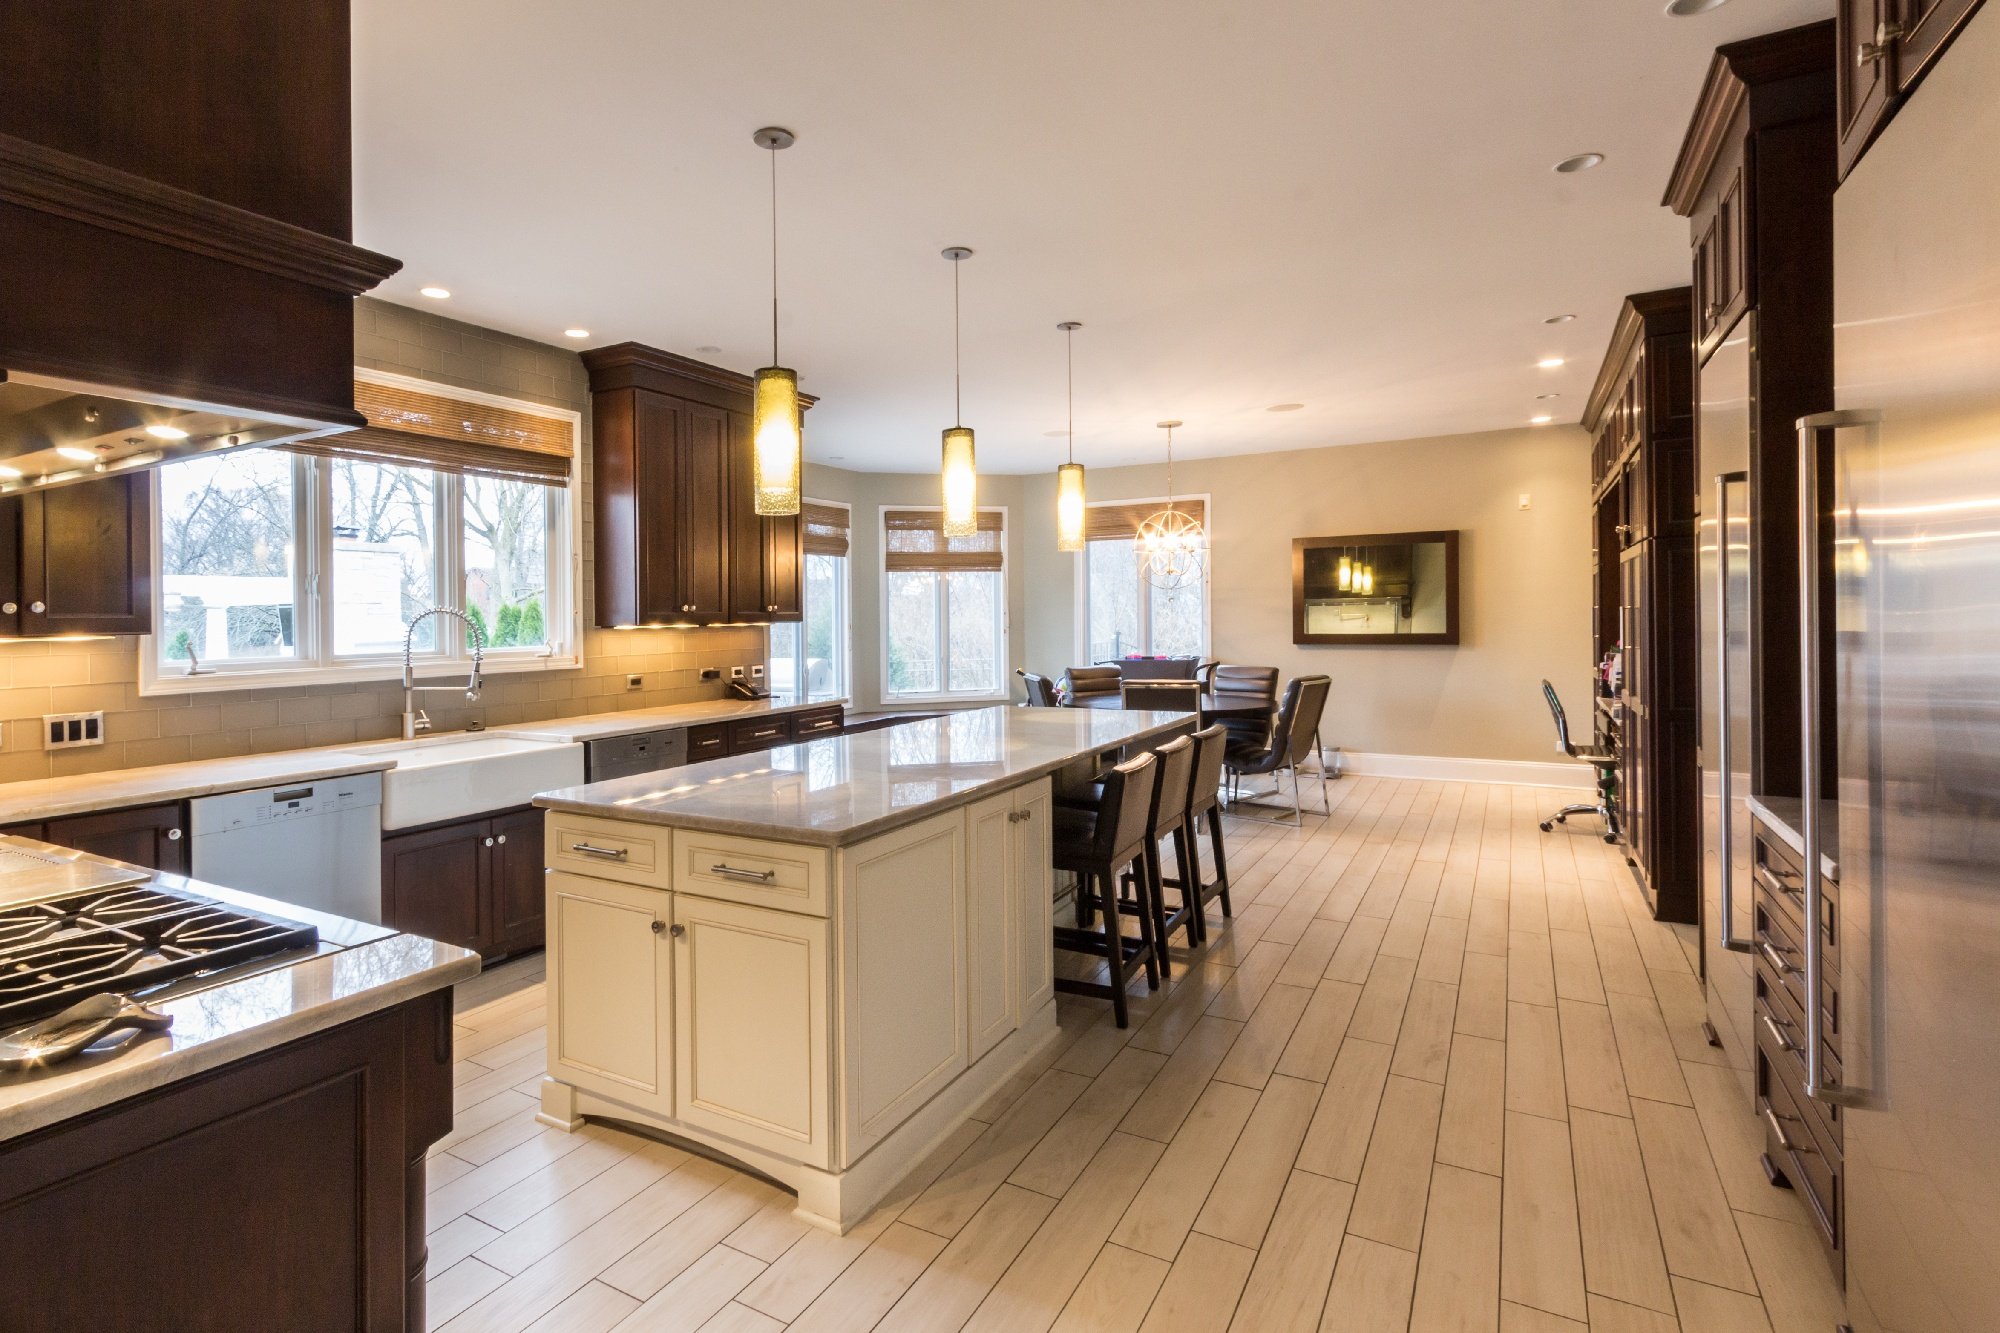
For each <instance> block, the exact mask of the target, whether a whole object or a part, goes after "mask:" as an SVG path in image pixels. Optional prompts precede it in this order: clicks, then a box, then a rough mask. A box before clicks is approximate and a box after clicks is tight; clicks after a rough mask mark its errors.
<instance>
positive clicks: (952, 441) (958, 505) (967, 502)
mask: <svg viewBox="0 0 2000 1333" xmlns="http://www.w3.org/2000/svg"><path fill="white" fill-rule="evenodd" d="M944 257H945V258H946V259H949V260H950V261H951V419H952V421H953V422H954V423H959V422H962V420H963V418H964V408H963V405H962V404H961V402H960V393H959V379H960V374H959V371H960V365H959V351H958V266H959V265H960V264H962V263H964V262H965V261H966V260H968V259H970V258H972V251H970V250H968V249H966V248H965V247H964V246H962V245H954V246H949V247H947V248H946V249H945V251H944ZM940 476H941V479H942V481H943V484H944V535H945V536H947V537H971V536H974V535H975V534H977V533H978V531H979V469H978V465H977V464H976V463H975V461H974V459H973V455H972V428H971V427H970V426H966V425H962V424H954V425H953V426H952V427H951V429H949V430H947V431H946V432H945V433H944V461H943V466H942V468H941V470H940Z"/></svg>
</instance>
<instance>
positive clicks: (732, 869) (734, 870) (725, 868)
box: [708, 863, 778, 884]
mask: <svg viewBox="0 0 2000 1333" xmlns="http://www.w3.org/2000/svg"><path fill="white" fill-rule="evenodd" d="M708 873H709V874H711V875H720V876H722V877H723V878H724V879H743V880H749V881H750V882H751V883H753V884H769V883H771V882H772V881H773V880H775V879H777V878H778V872H777V871H775V870H744V869H743V868H741V867H740V866H732V865H722V864H720V863H718V864H716V865H712V866H710V867H709V868H708Z"/></svg>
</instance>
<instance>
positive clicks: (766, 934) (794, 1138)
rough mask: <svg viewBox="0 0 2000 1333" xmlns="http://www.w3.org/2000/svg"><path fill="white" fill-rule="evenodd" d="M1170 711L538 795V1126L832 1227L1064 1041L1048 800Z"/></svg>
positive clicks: (985, 713) (1030, 713) (828, 745)
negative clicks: (740, 1185) (777, 1194)
mask: <svg viewBox="0 0 2000 1333" xmlns="http://www.w3.org/2000/svg"><path fill="white" fill-rule="evenodd" d="M1192 725H1193V719H1192V718H1191V717H1189V716H1188V715H1186V714H1182V713H1150V712H1122V711H1118V712H1108V711H1097V710H1091V709H1047V708H1004V707H1003V708H986V709H979V710H976V711H970V712H961V713H953V714H949V715H947V716H944V717H938V718H932V719H926V720H923V721H917V722H910V723H905V724H903V725H901V726H895V727H889V728H885V729H883V730H879V731H871V732H866V733H863V734H860V735H854V736H838V737H833V738H829V739H825V740H817V741H813V742H810V743H808V744H802V745H793V746H788V747H784V748H781V749H777V750H773V751H770V752H768V753H764V754H758V755H745V756H740V757H737V758H734V759H721V760H715V761H712V762H709V763H704V764H696V765H693V766H690V767H687V768H680V769H673V770H669V771H665V772H660V773H650V774H644V775H640V776H636V777H630V778H621V779H617V780H615V781H611V782H601V783H596V784H594V785H591V786H586V787H576V788H569V789H566V790H562V791H554V792H548V793H544V794H543V795H541V796H539V797H537V798H536V803H537V804H538V805H540V806H542V807H544V808H545V809H546V810H547V811H548V815H547V830H546V846H547V859H548V870H549V874H548V888H547V897H548V904H547V906H548V932H549V933H548V1003H549V1022H548V1039H549V1049H548V1076H547V1078H546V1079H545V1080H544V1082H543V1085H542V1110H541V1119H542V1120H543V1121H544V1122H545V1123H548V1124H551V1125H555V1126H557V1127H559V1128H563V1129H574V1128H576V1127H577V1126H579V1125H581V1124H582V1123H583V1121H584V1119H585V1118H587V1117H598V1118H604V1119H610V1120H617V1121H624V1122H627V1123H630V1124H635V1125H639V1126H644V1127H647V1128H650V1129H653V1130H656V1131H664V1132H666V1133H668V1134H671V1135H674V1136H677V1137H680V1138H682V1139H685V1140H689V1141H692V1142H693V1143H695V1144H698V1145H700V1146H701V1147H703V1148H704V1149H706V1150H708V1151H710V1152H712V1153H719V1154H721V1155H723V1156H726V1157H728V1158H730V1159H733V1160H734V1161H736V1162H739V1163H741V1164H742V1165H744V1166H745V1167H747V1168H749V1169H751V1170H753V1171H756V1172H758V1173H760V1174H762V1175H765V1176H768V1177H770V1178H771V1179H774V1180H776V1181H779V1182H780V1183H782V1184H784V1185H786V1186H788V1187H789V1188H791V1189H793V1190H795V1191H796V1192H797V1194H798V1199H799V1204H798V1214H799V1216H800V1217H801V1218H803V1219H804V1220H807V1221H810V1222H813V1223H815V1224H817V1225H820V1226H824V1227H829V1228H832V1229H835V1230H841V1231H844V1230H846V1229H847V1228H849V1227H851V1226H852V1225H854V1223H856V1222H857V1221H859V1220H860V1219H861V1218H862V1217H864V1216H865V1215H866V1214H867V1213H868V1211H869V1210H870V1209H871V1208H872V1207H873V1206H874V1205H875V1204H876V1203H877V1202H878V1201H879V1200H880V1199H881V1198H882V1197H883V1196H884V1195H886V1194H887V1193H888V1192H889V1190H890V1189H891V1188H893V1187H894V1185H895V1184H896V1183H897V1181H898V1180H900V1179H901V1178H902V1176H903V1175H904V1174H905V1173H906V1172H907V1171H908V1170H909V1169H910V1168H911V1167H912V1166H914V1165H915V1164H916V1163H917V1161H918V1160H920V1159H921V1158H922V1157H923V1155H924V1154H925V1153H926V1152H928V1151H929V1150H930V1149H931V1148H932V1147H933V1146H934V1145H936V1144H938V1143H939V1142H941V1141H942V1140H943V1139H944V1138H945V1137H946V1136H947V1135H948V1134H950V1133H951V1132H952V1130H954V1129H955V1128H956V1127H957V1126H958V1125H959V1124H960V1123H961V1122H962V1121H963V1119H964V1117H965V1116H966V1115H967V1113H968V1112H970V1111H971V1110H972V1109H973V1108H974V1107H975V1106H977V1105H978V1104H979V1102H980V1100H981V1099H982V1098H983V1097H985V1096H986V1095H987V1094H988V1093H990V1092H991V1091H992V1090H993V1089H994V1088H995V1087H997V1086H998V1085H999V1084H1000V1083H1001V1082H1003V1081H1004V1080H1005V1079H1006V1078H1008V1077H1009V1076H1010V1075H1011V1074H1013V1073H1015V1072H1016V1071H1017V1070H1019V1069H1020V1068H1021V1067H1022V1066H1023V1065H1024V1064H1026V1063H1027V1062H1028V1061H1030V1060H1031V1059H1033V1058H1034V1057H1035V1055H1036V1054H1037V1053H1038V1052H1039V1051H1041V1050H1042V1049H1043V1048H1044V1047H1045V1046H1046V1045H1047V1044H1048V1043H1049V1042H1052V1041H1054V1040H1055V1038H1056V1017H1055V1002H1054V951H1053V944H1052V936H1051V928H1052V924H1053V923H1052V919H1051V918H1052V913H1053V900H1054V892H1053V870H1052V869H1051V855H1050V837H1051V826H1052V822H1053V821H1052V818H1051V816H1052V812H1053V805H1054V791H1055V789H1056V787H1057V786H1058V784H1062V783H1067V782H1074V781H1077V780H1079V779H1081V778H1086V777H1088V776H1089V774H1090V773H1091V772H1093V771H1095V770H1096V768H1097V767H1098V766H1099V764H1100V763H1101V762H1102V760H1103V758H1104V757H1105V756H1107V755H1109V754H1112V753H1115V752H1116V751H1118V750H1120V749H1121V748H1122V747H1124V746H1127V745H1130V744H1135V743H1136V744H1144V743H1147V742H1149V741H1154V740H1157V739H1160V738H1163V737H1165V736H1167V735H1170V734H1172V733H1174V732H1177V731H1185V730H1187V729H1189V728H1190V727H1191V726H1192Z"/></svg>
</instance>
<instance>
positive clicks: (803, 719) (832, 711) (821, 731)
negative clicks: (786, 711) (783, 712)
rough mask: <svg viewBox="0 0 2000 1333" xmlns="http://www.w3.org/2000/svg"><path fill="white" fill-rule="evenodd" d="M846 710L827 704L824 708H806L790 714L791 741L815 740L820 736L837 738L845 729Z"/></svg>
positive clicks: (836, 705) (839, 706)
mask: <svg viewBox="0 0 2000 1333" xmlns="http://www.w3.org/2000/svg"><path fill="white" fill-rule="evenodd" d="M846 722H847V710H846V709H845V708H843V707H842V706H841V705H839V704H829V705H827V706H826V707H825V708H808V709H805V710H804V711H803V712H798V713H794V714H792V739H793V740H795V741H807V740H817V739H819V738H820V737H822V736H838V735H839V734H840V733H841V731H842V730H843V729H844V728H845V726H846Z"/></svg>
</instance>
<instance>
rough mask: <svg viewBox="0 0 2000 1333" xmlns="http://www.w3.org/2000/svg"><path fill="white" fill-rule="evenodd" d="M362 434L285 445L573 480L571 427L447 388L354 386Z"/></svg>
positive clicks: (477, 472)
mask: <svg viewBox="0 0 2000 1333" xmlns="http://www.w3.org/2000/svg"><path fill="white" fill-rule="evenodd" d="M354 409H355V411H357V412H359V413H361V415H362V416H364V417H366V418H368V424H367V425H366V426H363V427H361V428H360V429H359V430H351V431H348V432H346V433H345V434H342V435H325V436H320V437H318V438H316V439H311V440H301V441H299V442H298V443H296V444H290V445H286V446H284V447H285V448H287V449H289V450H292V451H293V452H295V453H302V454H314V455H318V456H321V457H331V458H350V459H355V460H358V461H360V462H366V463H386V464H394V465H397V466H401V467H426V468H430V469H432V470H434V471H437V472H458V473H463V474H466V475H469V476H484V477H495V478H500V479H505V480H512V481H532V482H539V483H541V484H543V485H546V486H561V485H563V484H564V483H566V482H567V481H568V480H569V473H570V466H571V451H572V447H573V441H574V437H575V431H574V428H573V427H572V426H571V424H570V423H569V422H568V421H567V420H564V419H562V418H559V417H548V416H542V415H540V414H538V413H534V412H524V411H520V410H518V409H515V408H510V407H501V406H499V405H497V404H493V403H476V402H469V401H467V400H465V399H462V398H454V397H452V396H451V394H450V391H449V390H448V389H447V388H445V386H443V385H438V386H436V387H435V388H414V387H410V386H406V385H399V384H376V383H374V382H372V381H369V380H363V379H357V380H355V381H354Z"/></svg>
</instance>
